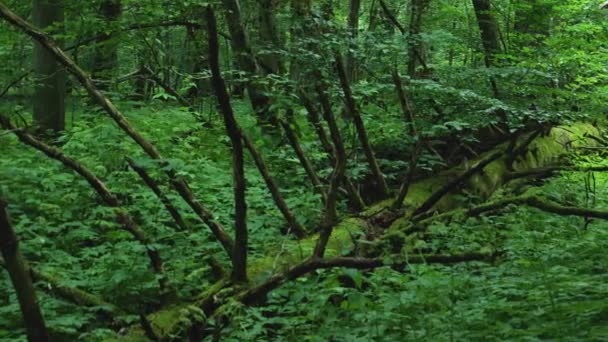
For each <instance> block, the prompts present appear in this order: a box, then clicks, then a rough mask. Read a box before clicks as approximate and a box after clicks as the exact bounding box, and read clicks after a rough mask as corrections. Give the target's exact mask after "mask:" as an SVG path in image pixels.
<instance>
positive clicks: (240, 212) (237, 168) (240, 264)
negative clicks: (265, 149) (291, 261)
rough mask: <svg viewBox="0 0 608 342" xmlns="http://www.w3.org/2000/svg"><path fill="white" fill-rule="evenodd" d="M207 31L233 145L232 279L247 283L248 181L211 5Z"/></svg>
mask: <svg viewBox="0 0 608 342" xmlns="http://www.w3.org/2000/svg"><path fill="white" fill-rule="evenodd" d="M207 32H208V39H209V66H210V68H211V75H212V79H211V82H212V83H213V89H214V91H215V94H216V97H217V99H218V103H219V108H220V111H221V112H222V115H223V117H224V124H225V126H226V133H227V135H228V136H229V137H230V142H231V144H232V178H233V186H232V188H233V192H234V216H235V223H234V236H235V238H234V248H233V250H232V255H231V257H232V280H233V281H235V282H245V281H247V243H248V232H247V201H246V199H245V190H246V180H245V162H244V157H243V141H242V138H241V129H240V128H239V125H238V123H237V122H236V119H235V117H234V112H233V110H232V106H231V105H230V97H229V95H228V90H227V89H226V84H225V83H224V79H223V78H222V74H221V72H220V61H219V43H218V38H217V37H218V33H217V23H216V19H215V14H214V12H213V9H212V8H211V6H208V7H207Z"/></svg>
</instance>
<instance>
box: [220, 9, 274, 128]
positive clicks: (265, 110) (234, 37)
mask: <svg viewBox="0 0 608 342" xmlns="http://www.w3.org/2000/svg"><path fill="white" fill-rule="evenodd" d="M222 3H223V4H224V13H225V16H226V22H227V24H228V30H229V31H230V37H231V40H230V43H231V45H232V50H233V51H234V53H235V54H236V60H237V62H238V64H239V67H240V68H241V70H243V71H244V72H246V73H247V74H248V75H247V77H248V78H251V77H254V76H255V75H257V74H258V71H259V68H258V64H257V62H256V60H255V57H254V56H253V52H252V50H251V46H250V45H249V40H248V38H247V33H246V32H245V27H244V25H243V21H242V18H241V6H240V4H239V0H223V2H222ZM246 87H247V93H248V94H249V100H250V101H251V106H252V107H253V110H254V111H255V112H256V115H257V117H258V122H259V124H260V125H262V126H263V127H266V128H268V127H276V126H277V124H276V117H275V115H274V113H272V111H271V110H270V99H269V98H268V96H267V95H266V94H265V93H264V90H263V89H262V88H261V87H260V86H259V85H257V84H255V83H254V82H252V81H251V80H249V81H248V82H246Z"/></svg>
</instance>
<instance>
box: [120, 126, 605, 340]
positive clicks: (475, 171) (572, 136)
mask: <svg viewBox="0 0 608 342" xmlns="http://www.w3.org/2000/svg"><path fill="white" fill-rule="evenodd" d="M589 133H590V134H597V129H596V128H595V127H594V126H592V125H590V124H585V123H577V124H574V125H571V126H568V127H567V128H566V127H555V128H553V129H552V130H551V131H550V132H549V133H548V134H547V135H545V136H540V137H536V138H535V139H533V141H531V142H528V141H527V140H528V138H529V134H526V135H523V136H521V137H520V138H519V139H518V141H519V142H520V143H521V144H523V143H524V142H525V144H527V148H526V149H525V151H523V152H522V151H520V153H519V154H520V156H519V157H517V158H515V160H512V161H511V160H509V159H510V158H509V155H508V153H507V152H508V148H509V144H508V143H505V144H502V145H499V146H497V147H496V148H495V149H494V150H491V151H489V152H487V153H486V154H484V155H482V156H480V157H479V158H478V159H477V160H473V161H470V162H469V163H468V164H470V165H474V166H472V167H470V168H467V167H466V165H465V164H466V163H463V165H460V166H458V167H456V168H453V169H450V170H447V171H445V172H442V173H440V174H438V175H436V176H433V177H430V178H427V179H423V180H420V181H418V182H414V183H413V184H412V185H411V187H410V191H409V192H408V195H407V197H406V198H405V201H404V209H405V210H404V212H403V213H400V214H399V215H394V216H392V217H391V218H390V220H389V222H387V227H388V228H386V230H385V234H390V233H392V232H397V231H402V230H403V229H411V227H412V215H413V213H414V211H415V210H416V209H417V208H420V207H421V206H422V205H423V204H424V203H426V202H427V201H429V199H430V198H431V197H432V196H433V195H434V194H435V196H436V197H439V198H438V199H436V200H435V199H434V200H433V202H435V203H433V204H432V205H431V208H430V209H429V210H427V212H428V213H440V212H447V211H450V210H452V209H454V208H458V207H461V206H462V203H461V202H460V200H459V198H458V197H459V196H455V195H457V194H460V193H462V191H463V190H466V191H467V192H469V193H472V194H474V195H477V196H479V197H481V198H489V196H490V195H491V194H492V193H494V191H495V190H496V189H498V188H499V187H500V186H502V185H504V184H505V183H507V182H508V181H510V180H511V179H512V175H513V173H517V172H525V171H526V170H546V169H551V170H552V171H553V172H555V171H559V170H563V171H568V170H575V171H576V170H580V169H576V168H571V167H563V166H555V165H554V164H555V163H556V162H558V161H559V160H560V157H562V156H563V155H565V154H566V153H568V152H569V151H570V148H571V147H577V146H582V145H584V144H589V145H594V144H595V142H594V141H592V140H591V139H585V138H584V135H585V134H589ZM530 134H534V133H530ZM511 162H512V170H513V171H509V167H508V165H507V164H509V163H511ZM482 163H483V164H484V167H479V165H480V164H482ZM593 170H596V171H600V170H604V169H603V168H589V171H593ZM532 173H534V174H537V172H532ZM463 176H466V177H468V178H466V177H463ZM456 181H457V183H458V184H459V186H452V185H451V184H453V183H455V182H456ZM446 187H449V191H444V190H442V189H445V188H446ZM438 192H442V194H441V196H439V195H437V194H438ZM393 202H394V200H392V199H389V200H385V201H382V202H380V203H377V204H375V205H373V206H370V207H369V208H368V209H367V210H366V211H364V212H362V213H360V214H359V215H357V216H352V217H348V218H345V219H343V220H342V221H341V222H340V223H338V224H337V225H336V226H334V227H333V230H332V235H331V237H330V238H329V240H328V243H327V249H326V252H325V257H326V258H324V259H320V258H313V259H310V258H309V257H310V255H312V253H313V251H314V248H315V243H316V240H317V236H310V237H308V238H306V239H303V240H299V241H293V240H289V241H286V242H284V243H283V244H282V248H280V250H279V249H277V248H269V249H268V250H266V251H264V252H263V253H261V254H262V255H266V257H264V258H258V259H253V260H251V262H250V265H249V275H250V283H249V284H248V287H246V288H245V289H237V288H233V290H231V291H228V290H226V289H227V288H228V287H230V286H231V284H230V283H229V282H227V281H226V280H221V281H220V282H218V283H216V284H215V285H213V286H212V287H211V288H210V289H209V290H208V291H206V292H205V293H204V294H201V296H200V298H201V299H200V300H198V301H196V302H195V303H186V304H181V305H176V306H173V307H170V308H165V309H163V310H160V311H158V312H156V313H154V314H152V315H149V316H148V319H149V321H150V322H151V326H152V327H153V329H154V330H155V333H156V334H157V336H160V337H161V339H162V338H163V337H164V338H166V339H168V340H171V338H170V337H169V336H183V334H184V333H185V332H186V331H188V329H189V328H190V327H192V326H198V327H199V328H200V327H201V325H204V323H201V322H192V321H191V319H190V318H189V316H188V315H191V313H189V312H191V311H189V310H192V308H196V309H199V310H202V311H203V312H205V313H206V315H207V316H209V315H212V314H213V313H214V312H216V311H217V309H218V308H219V307H220V306H221V305H223V303H224V302H225V301H226V300H227V299H226V298H234V299H238V300H241V301H243V302H244V303H246V304H251V303H255V302H256V301H258V300H259V299H260V296H262V295H263V294H266V293H268V292H269V291H272V290H273V289H275V288H276V287H278V286H280V285H281V284H284V283H285V282H286V281H289V280H291V279H294V278H296V277H299V276H302V275H305V274H307V273H308V272H311V271H313V270H315V269H319V268H331V267H341V266H345V267H356V268H376V267H381V266H384V263H383V262H382V261H381V259H377V258H359V257H347V256H349V255H353V254H357V253H358V240H359V239H360V238H361V237H362V236H365V234H366V233H367V232H368V231H369V230H370V229H371V228H377V227H373V225H374V220H375V219H376V218H377V217H378V216H381V215H383V213H386V212H387V211H388V212H390V208H391V206H392V205H393ZM509 203H512V204H523V205H529V206H532V207H537V208H539V209H541V210H545V211H549V212H553V213H556V214H560V215H579V216H588V217H598V218H608V211H607V212H605V211H601V210H590V209H581V208H573V207H567V206H562V205H559V204H557V203H554V202H548V201H546V200H543V199H541V198H537V197H534V196H522V197H516V198H511V199H505V200H499V201H497V202H491V203H488V204H482V205H480V206H478V207H473V208H470V209H463V210H464V211H466V210H469V213H470V214H472V215H478V214H480V213H482V212H486V211H488V210H492V209H501V208H504V207H505V206H506V205H508V204H509ZM463 210H458V212H462V211H463ZM455 213H456V211H453V210H452V211H450V212H447V213H445V214H438V215H435V216H431V215H429V216H419V217H417V218H416V219H417V220H418V222H417V223H418V224H422V225H424V224H428V223H430V222H432V221H435V220H439V219H441V218H442V217H443V218H447V217H448V216H450V215H455ZM468 255H469V256H471V255H474V256H475V258H471V259H467V260H461V261H468V260H483V259H487V258H488V257H489V256H488V255H485V256H482V254H479V253H475V252H472V253H470V254H468ZM450 259H458V256H427V257H426V262H429V263H431V262H441V263H449V262H448V261H449V260H450ZM463 259H466V258H464V257H463ZM410 262H411V260H410ZM220 291H221V293H227V295H224V296H220V295H218V294H219V293H220ZM180 312H184V314H179V313H180ZM184 321H190V322H191V325H190V327H184V325H183V322H184ZM121 340H125V341H127V340H128V341H146V340H147V338H146V337H145V332H144V331H143V330H142V329H141V328H140V327H134V328H132V329H131V330H130V331H129V333H128V334H127V335H126V336H124V337H123V338H121Z"/></svg>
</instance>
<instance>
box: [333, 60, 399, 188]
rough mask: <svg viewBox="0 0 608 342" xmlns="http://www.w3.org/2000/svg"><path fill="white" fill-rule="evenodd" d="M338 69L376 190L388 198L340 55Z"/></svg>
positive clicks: (385, 186) (345, 99)
mask: <svg viewBox="0 0 608 342" xmlns="http://www.w3.org/2000/svg"><path fill="white" fill-rule="evenodd" d="M336 69H337V71H338V76H339V78H340V84H341V85H342V90H343V91H344V101H345V103H346V109H347V110H348V112H349V114H350V117H352V119H353V122H354V124H355V128H356V129H357V136H358V137H359V142H360V143H361V147H362V148H363V152H364V153H365V157H366V159H367V163H368V164H369V168H370V171H371V173H372V176H373V177H374V182H375V183H376V189H377V191H378V194H379V195H380V196H381V197H383V198H386V197H387V196H388V194H389V190H388V186H387V184H386V180H385V179H384V175H383V174H382V171H380V166H379V165H378V161H377V160H376V156H375V155H374V150H373V148H372V145H371V144H370V142H369V137H368V136H367V130H366V129H365V124H364V123H363V118H362V117H361V113H360V112H359V108H358V107H357V104H356V103H355V99H354V97H353V94H352V90H351V88H350V84H349V83H348V78H347V77H346V72H345V70H344V63H343V62H342V57H341V56H339V55H338V56H336Z"/></svg>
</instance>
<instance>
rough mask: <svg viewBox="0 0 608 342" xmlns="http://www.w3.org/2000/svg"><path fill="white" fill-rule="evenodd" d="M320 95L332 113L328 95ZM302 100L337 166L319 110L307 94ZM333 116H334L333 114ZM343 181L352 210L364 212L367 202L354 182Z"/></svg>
mask: <svg viewBox="0 0 608 342" xmlns="http://www.w3.org/2000/svg"><path fill="white" fill-rule="evenodd" d="M318 95H319V102H320V103H321V106H322V108H323V111H329V112H331V104H330V102H329V99H328V98H327V95H326V94H325V93H324V92H318ZM300 98H301V100H302V102H303V104H304V107H305V108H306V111H307V112H308V120H309V122H310V123H311V125H312V126H313V127H314V128H315V131H316V132H317V136H318V138H319V141H320V142H321V146H323V149H324V150H325V153H327V155H328V157H329V160H330V162H331V163H332V164H334V165H335V164H336V151H335V149H334V146H333V145H332V143H331V142H330V141H329V138H328V137H327V133H326V132H325V128H324V127H323V125H322V124H321V121H320V119H319V114H318V111H317V108H316V107H315V106H314V105H313V104H312V101H311V100H310V99H309V98H308V97H307V96H306V95H305V94H300ZM331 115H333V113H332V114H331ZM340 139H341V138H340ZM343 181H344V186H345V187H346V192H347V194H348V200H349V205H350V207H351V209H352V210H354V211H357V212H358V211H361V210H363V209H364V208H365V206H366V205H365V201H363V198H361V195H360V194H359V191H358V190H357V187H356V186H355V184H353V182H352V180H351V179H350V178H349V177H348V176H346V175H344V180H343Z"/></svg>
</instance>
